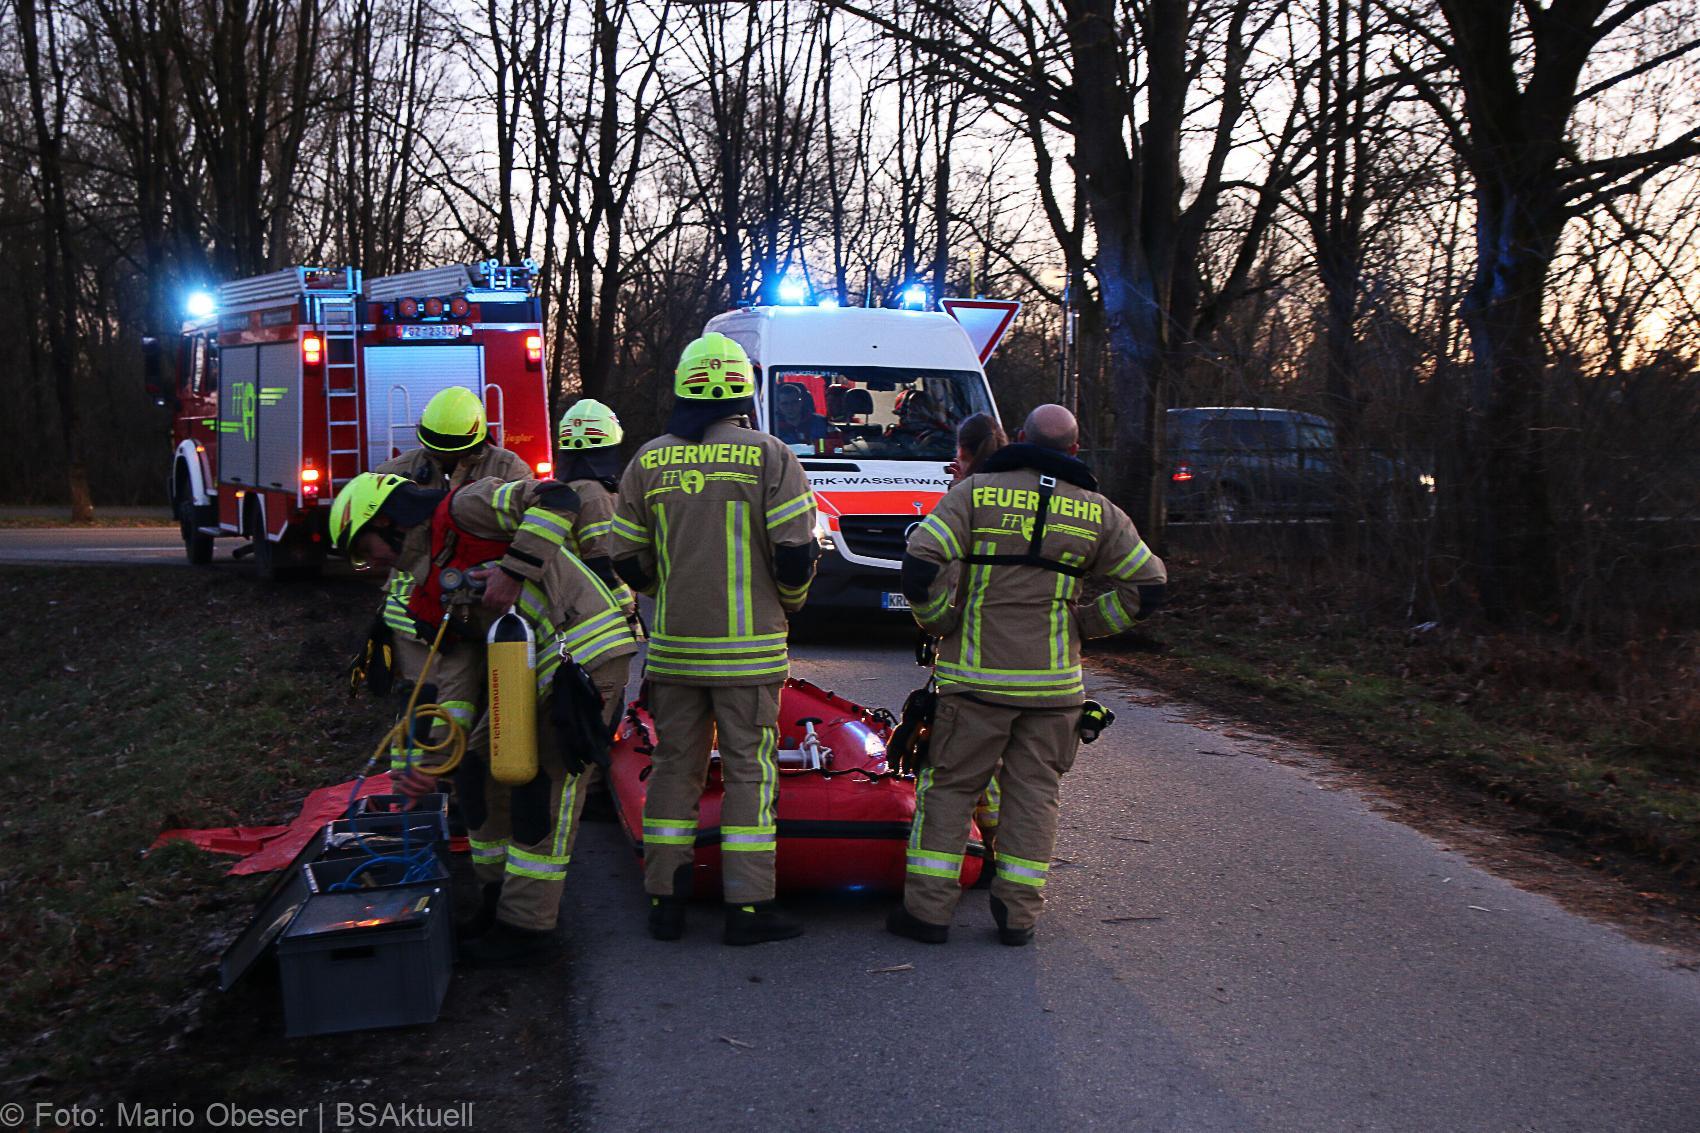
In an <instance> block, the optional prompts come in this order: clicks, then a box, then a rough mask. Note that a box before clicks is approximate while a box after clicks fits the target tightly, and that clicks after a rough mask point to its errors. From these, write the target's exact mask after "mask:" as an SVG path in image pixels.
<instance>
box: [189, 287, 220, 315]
mask: <svg viewBox="0 0 1700 1133" xmlns="http://www.w3.org/2000/svg"><path fill="white" fill-rule="evenodd" d="M183 309H184V310H186V311H188V312H189V317H190V318H192V319H204V318H206V317H207V316H208V315H210V314H212V313H213V312H214V311H217V310H218V300H217V299H215V298H213V294H212V292H210V291H191V292H190V293H189V297H188V298H187V299H185V300H184V301H183Z"/></svg>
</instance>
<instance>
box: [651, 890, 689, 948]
mask: <svg viewBox="0 0 1700 1133" xmlns="http://www.w3.org/2000/svg"><path fill="white" fill-rule="evenodd" d="M649 935H651V936H653V937H654V938H655V939H657V940H677V939H679V938H680V937H681V936H683V935H685V899H684V898H683V897H651V898H650V899H649Z"/></svg>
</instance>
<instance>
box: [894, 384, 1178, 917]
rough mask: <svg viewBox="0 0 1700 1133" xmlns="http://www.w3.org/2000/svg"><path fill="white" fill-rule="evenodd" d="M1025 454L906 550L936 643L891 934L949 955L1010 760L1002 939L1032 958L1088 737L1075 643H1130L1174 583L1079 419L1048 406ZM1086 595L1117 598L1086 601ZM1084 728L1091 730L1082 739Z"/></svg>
mask: <svg viewBox="0 0 1700 1133" xmlns="http://www.w3.org/2000/svg"><path fill="white" fill-rule="evenodd" d="M1020 440H1021V443H1017V444H1012V445H1007V446H1005V447H1004V448H1002V449H1000V450H998V451H997V452H996V453H994V454H993V455H992V456H990V457H988V458H987V459H986V461H985V462H984V463H983V464H981V465H980V466H979V467H978V469H977V471H976V472H975V474H973V475H971V476H968V477H966V478H965V479H963V480H962V481H961V482H960V483H958V484H957V485H956V486H955V487H953V488H951V489H950V491H949V492H948V493H946V495H945V497H944V498H943V499H942V500H940V501H939V504H938V506H937V507H936V508H934V509H933V512H932V514H931V515H929V516H928V517H927V518H926V519H924V520H922V521H921V523H920V526H918V527H917V528H916V529H915V531H914V533H913V534H912V535H911V536H910V537H909V545H908V548H907V550H906V551H905V554H904V557H903V568H902V585H903V592H904V594H905V595H906V596H907V597H908V599H909V601H910V603H911V605H912V606H913V608H914V613H915V620H916V621H918V622H919V623H920V624H921V628H922V629H923V630H925V631H926V632H927V633H929V634H931V635H933V636H935V637H937V638H939V639H940V642H939V647H938V652H937V660H936V661H935V662H934V668H933V673H934V677H935V678H936V680H937V683H938V693H939V696H938V706H937V708H936V710H935V713H936V714H935V717H934V721H933V727H932V733H931V742H930V746H929V751H928V761H929V763H930V765H929V766H927V767H924V768H923V769H922V770H921V771H920V773H919V776H918V781H917V783H916V786H915V822H914V826H913V828H912V830H911V833H910V838H909V851H908V867H907V874H906V877H905V882H904V888H903V904H901V905H899V906H898V907H897V908H895V909H893V910H892V912H891V915H890V917H888V918H887V920H886V927H887V928H888V929H889V930H890V931H892V932H894V933H896V934H898V935H899V936H907V937H910V938H912V939H915V940H919V941H923V942H925V943H929V944H942V943H944V942H945V940H946V939H947V938H948V937H949V935H950V922H951V918H952V916H953V915H954V913H955V910H956V903H957V901H958V899H959V898H960V897H961V895H962V891H961V889H960V888H959V886H958V882H957V878H958V875H959V874H960V873H961V871H962V863H963V858H964V855H965V853H966V851H967V845H968V820H969V815H970V814H971V813H972V812H973V810H974V805H975V801H976V800H977V799H979V797H980V794H981V792H982V791H984V790H985V789H986V785H987V783H988V782H989V781H990V780H991V777H992V773H993V771H994V770H995V769H997V768H998V766H999V762H1000V760H1001V762H1002V770H1001V771H1000V772H999V773H998V779H999V782H1000V785H1001V787H1002V796H1003V797H1002V806H1001V815H1000V819H1001V821H1000V822H999V823H998V850H997V876H996V877H995V878H994V879H993V881H992V898H991V909H992V917H993V919H994V920H995V921H996V922H997V929H998V939H999V940H1001V941H1002V942H1003V943H1005V944H1010V945H1022V944H1026V943H1027V942H1028V941H1030V940H1031V939H1032V938H1033V926H1034V924H1035V922H1037V920H1038V919H1039V909H1040V907H1041V906H1042V905H1043V904H1044V887H1045V880H1046V876H1047V875H1048V874H1049V872H1050V868H1051V851H1052V849H1053V847H1054V844H1055V841H1056V832H1057V794H1058V789H1059V786H1060V783H1061V779H1062V776H1063V774H1064V773H1065V772H1066V771H1068V769H1069V768H1070V767H1071V766H1073V764H1074V757H1075V753H1076V751H1077V750H1078V747H1079V744H1080V739H1081V735H1082V732H1083V730H1084V731H1085V732H1086V734H1087V735H1088V737H1089V738H1091V737H1092V736H1094V735H1095V731H1094V730H1093V729H1095V728H1096V727H1099V726H1101V721H1099V720H1092V721H1085V720H1083V712H1082V705H1083V703H1084V694H1085V688H1084V685H1083V684H1082V681H1081V670H1080V638H1081V637H1082V636H1084V637H1102V636H1105V635H1107V634H1112V633H1119V632H1121V631H1122V630H1125V629H1127V628H1128V627H1129V626H1131V625H1132V624H1133V622H1134V619H1135V618H1137V617H1141V616H1143V615H1145V614H1149V613H1150V612H1151V611H1152V610H1154V609H1155V608H1156V607H1157V606H1158V605H1159V604H1160V603H1161V602H1162V597H1163V587H1164V584H1165V582H1166V580H1167V575H1166V573H1165V571H1164V568H1163V563H1162V560H1161V559H1159V558H1157V556H1156V555H1154V554H1152V553H1151V549H1150V548H1149V547H1147V546H1146V545H1145V543H1144V541H1142V540H1141V539H1140V537H1139V532H1138V531H1136V530H1135V529H1134V526H1133V523H1132V522H1131V521H1130V520H1129V519H1128V517H1127V516H1126V515H1125V514H1123V513H1122V511H1121V509H1120V508H1118V507H1116V506H1115V505H1114V504H1113V503H1111V502H1110V501H1109V500H1108V499H1106V498H1105V497H1103V496H1102V495H1099V494H1098V491H1097V486H1098V484H1097V481H1096V480H1095V479H1094V478H1093V476H1092V473H1091V471H1090V470H1089V469H1088V468H1087V467H1086V465H1085V464H1083V463H1081V462H1080V460H1078V459H1077V458H1076V457H1075V454H1076V453H1077V452H1079V451H1080V445H1079V428H1078V426H1077V424H1076V423H1075V419H1074V415H1073V414H1072V413H1070V412H1069V411H1068V410H1067V409H1064V408H1063V407H1062V406H1060V405H1041V406H1039V408H1037V409H1035V410H1034V411H1033V412H1032V414H1031V415H1030V416H1029V417H1028V418H1027V423H1026V426H1025V428H1024V429H1023V430H1022V434H1021V438H1020ZM1087 582H1092V583H1098V584H1103V585H1107V586H1108V589H1107V590H1106V591H1105V593H1104V594H1103V595H1101V596H1100V597H1098V598H1097V599H1095V600H1094V601H1092V602H1089V603H1080V602H1079V595H1080V592H1081V588H1082V586H1083V584H1085V583H1087ZM1083 725H1089V727H1083Z"/></svg>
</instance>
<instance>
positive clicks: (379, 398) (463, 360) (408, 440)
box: [363, 343, 484, 467]
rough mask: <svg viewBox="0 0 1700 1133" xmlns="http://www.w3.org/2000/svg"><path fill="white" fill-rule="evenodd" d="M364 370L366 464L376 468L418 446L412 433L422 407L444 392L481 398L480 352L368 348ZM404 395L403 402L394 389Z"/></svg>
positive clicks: (424, 346)
mask: <svg viewBox="0 0 1700 1133" xmlns="http://www.w3.org/2000/svg"><path fill="white" fill-rule="evenodd" d="M363 361H364V363H365V368H366V420H367V422H368V425H367V434H366V464H367V467H376V466H377V465H379V464H382V463H383V462H384V461H386V460H388V459H389V458H390V457H392V456H394V455H395V454H396V452H395V451H392V449H393V450H396V451H399V452H406V451H407V450H408V449H410V448H416V447H418V445H419V438H418V436H417V434H416V433H415V427H416V426H417V425H418V424H419V415H420V414H421V413H423V412H424V411H425V403H426V402H428V401H430V400H431V399H432V398H433V397H435V396H436V395H437V394H438V393H440V392H442V391H443V390H445V389H448V388H449V387H450V386H465V387H466V388H467V389H469V390H471V391H472V392H473V393H475V394H477V395H478V396H479V397H480V398H483V396H484V348H483V347H482V346H477V345H459V344H457V345H453V346H442V345H437V344H435V343H409V344H402V345H396V346H368V347H366V348H365V355H364V357H363ZM397 386H399V387H401V390H405V391H406V396H405V397H403V396H402V393H401V392H400V391H399V390H397V389H396V387H397Z"/></svg>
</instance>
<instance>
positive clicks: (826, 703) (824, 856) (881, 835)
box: [608, 678, 981, 897]
mask: <svg viewBox="0 0 1700 1133" xmlns="http://www.w3.org/2000/svg"><path fill="white" fill-rule="evenodd" d="M893 723H894V722H893V721H892V719H891V717H890V716H889V714H887V713H884V712H875V711H871V710H869V709H867V708H863V707H862V706H861V705H859V704H856V703H853V702H852V701H849V700H846V699H845V698H844V697H842V696H838V695H837V694H835V693H831V692H828V691H826V690H825V689H822V688H820V687H819V686H817V685H813V684H810V683H809V682H808V681H804V680H797V679H795V678H793V679H791V680H787V681H786V682H785V689H784V691H783V692H782V693H781V694H780V698H779V753H778V756H779V805H778V816H777V821H778V825H779V849H778V854H777V859H776V864H775V870H776V872H777V875H778V876H777V878H776V880H777V884H778V887H779V891H780V892H782V893H796V892H801V891H805V890H816V891H819V890H835V891H845V890H849V891H859V890H869V891H875V890H880V891H888V892H894V893H895V892H899V891H901V890H902V888H903V870H904V864H905V852H906V850H907V847H908V843H909V825H910V822H911V821H912V820H913V819H914V817H915V782H914V780H913V779H909V778H905V777H902V776H899V775H897V774H895V773H893V772H892V771H890V770H889V769H888V768H887V766H886V760H885V742H886V740H887V739H889V738H890V736H891V730H892V726H893ZM654 749H655V723H654V721H653V720H651V719H650V716H649V712H648V711H647V710H646V708H645V706H644V698H642V697H640V698H639V699H638V700H636V701H634V702H633V703H632V705H631V706H630V707H629V708H628V709H627V710H626V718H625V720H623V721H622V722H621V724H620V730H619V732H618V734H617V735H616V736H615V738H614V748H613V752H612V757H611V765H610V768H609V774H608V779H609V787H610V789H611V790H612V792H613V796H614V807H615V810H616V811H617V812H618V813H619V816H620V825H622V826H623V827H625V830H626V836H627V837H628V838H630V839H631V840H632V843H633V845H635V846H636V847H637V850H638V854H639V856H641V855H642V853H643V837H642V831H643V799H644V781H645V780H646V779H647V778H648V777H649V753H650V752H651V751H653V750H654ZM721 795H722V787H721V781H720V758H719V756H718V754H716V755H715V756H714V757H713V758H712V759H711V761H710V763H709V770H708V783H707V786H706V787H705V788H704V789H703V793H702V809H701V811H700V813H699V815H698V817H697V847H696V884H695V890H694V891H695V893H696V895H697V896H699V897H701V896H707V895H711V894H714V893H718V892H719V891H720V800H721ZM969 837H970V839H971V840H970V843H969V849H968V858H967V860H966V861H964V863H963V867H962V884H963V885H972V884H973V883H974V881H975V879H976V878H978V877H979V876H980V853H981V848H980V840H979V839H980V832H979V830H978V829H977V828H975V829H971V830H970V831H969Z"/></svg>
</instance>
